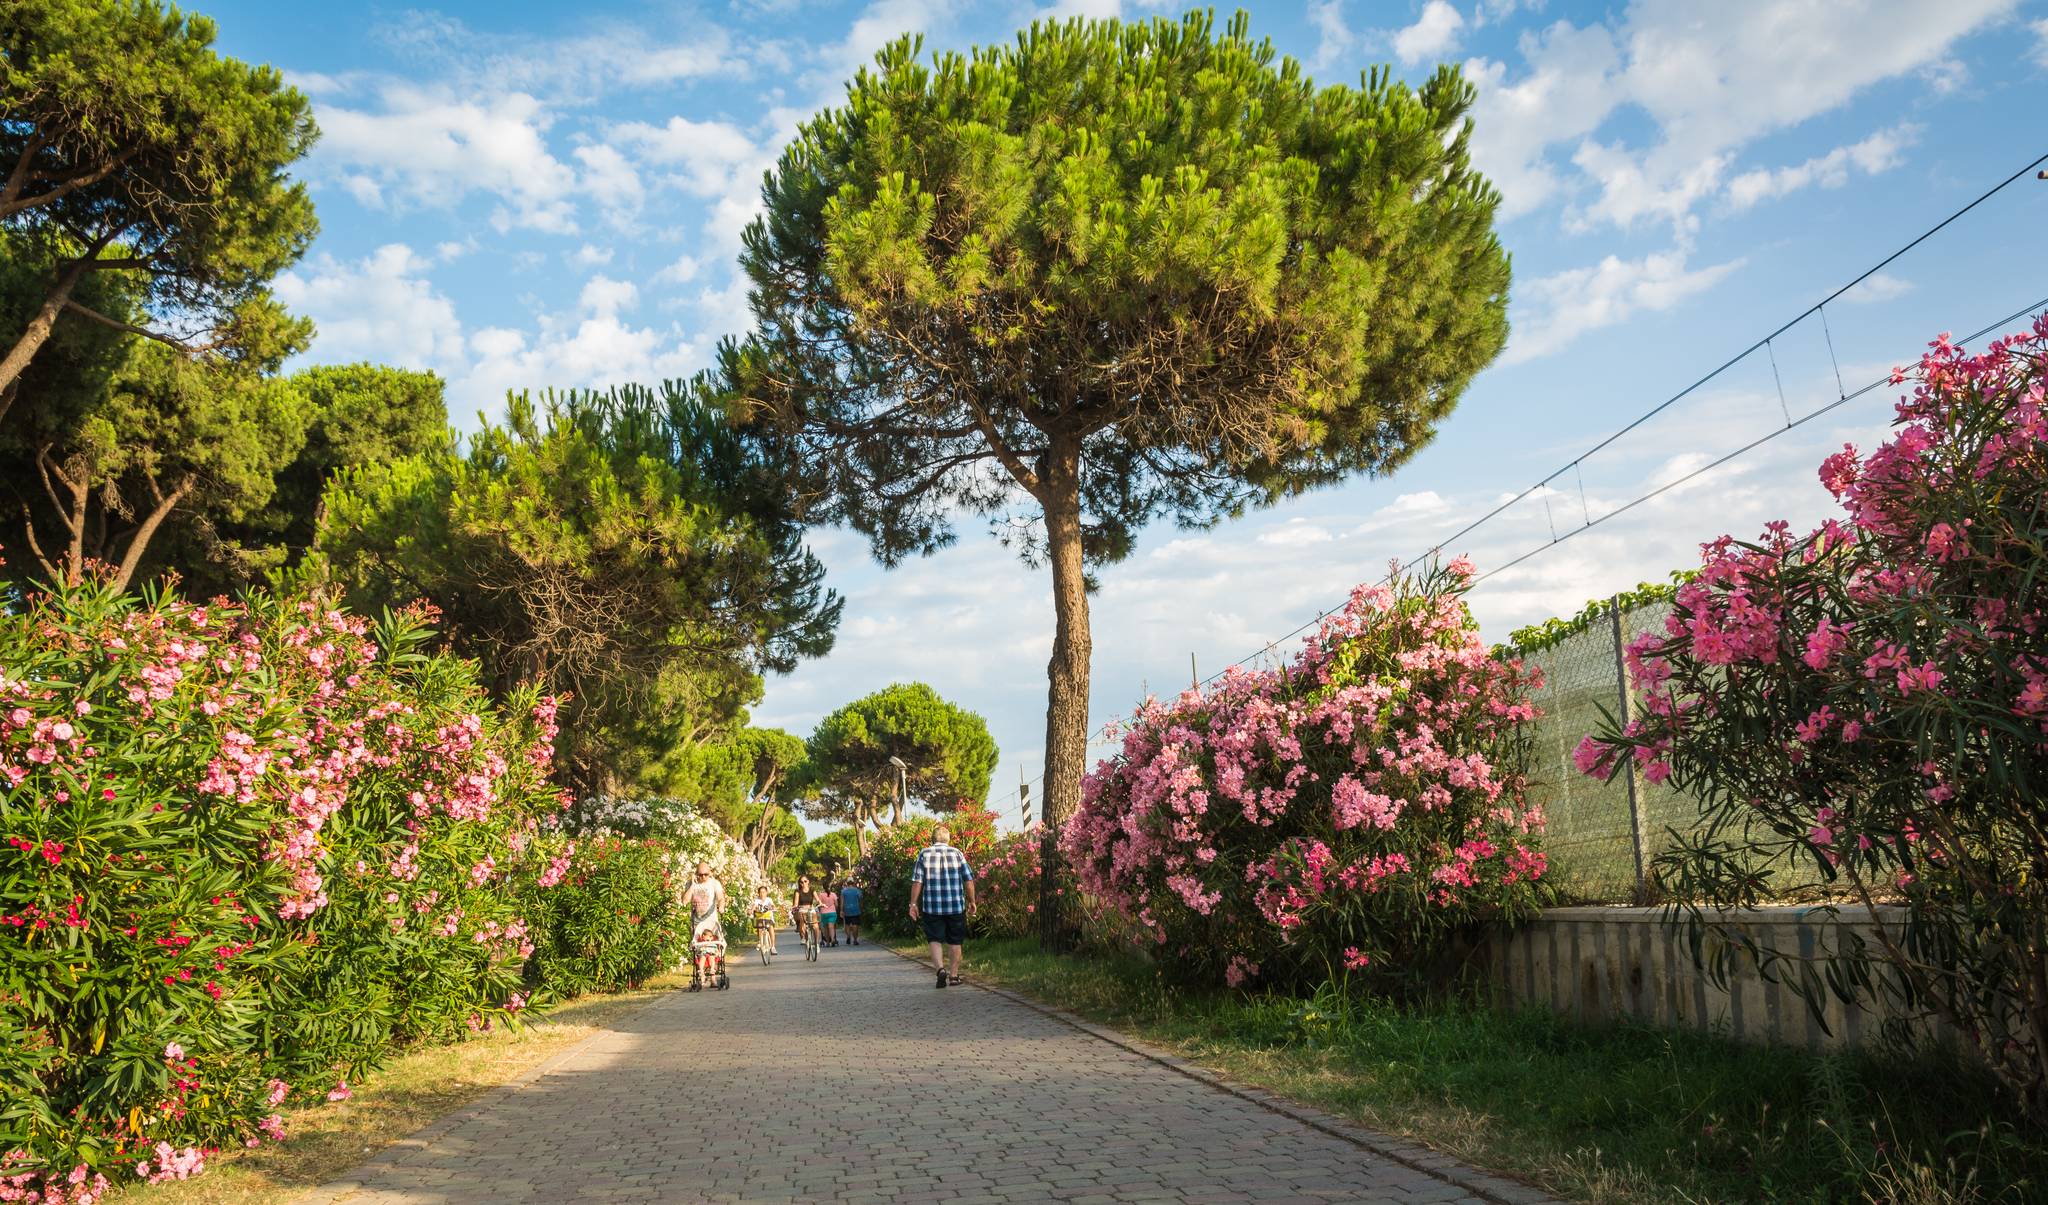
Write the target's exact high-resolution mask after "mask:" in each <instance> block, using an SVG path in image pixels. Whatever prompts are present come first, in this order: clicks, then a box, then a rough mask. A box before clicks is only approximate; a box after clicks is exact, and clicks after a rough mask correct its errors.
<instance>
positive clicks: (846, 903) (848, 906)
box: [839, 879, 861, 946]
mask: <svg viewBox="0 0 2048 1205" xmlns="http://www.w3.org/2000/svg"><path fill="white" fill-rule="evenodd" d="M860 904H861V898H860V884H859V883H857V882H855V881H854V880H852V879H848V880H846V885H845V886H843V887H841V888H840V889H839V923H840V924H841V925H843V926H845V928H846V940H847V944H849V945H856V946H857V945H859V944H860Z"/></svg>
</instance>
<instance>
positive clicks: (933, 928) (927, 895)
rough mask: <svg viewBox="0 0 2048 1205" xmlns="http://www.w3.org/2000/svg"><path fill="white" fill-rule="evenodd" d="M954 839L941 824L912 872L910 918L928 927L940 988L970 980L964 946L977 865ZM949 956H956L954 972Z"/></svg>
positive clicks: (920, 853) (926, 935)
mask: <svg viewBox="0 0 2048 1205" xmlns="http://www.w3.org/2000/svg"><path fill="white" fill-rule="evenodd" d="M952 842H953V831H952V830H951V829H949V828H947V827H946V826H945V825H943V824H941V825H940V826H939V827H938V830H937V831H936V832H934V833H933V834H932V843H931V844H930V845H927V846H925V847H924V848H923V849H921V850H919V851H917V861H916V863H915V864H914V865H913V866H912V868H911V871H910V919H911V920H914V921H917V922H919V923H920V924H922V925H923V926H924V936H925V940H926V941H928V942H930V943H931V946H932V967H933V969H934V970H936V971H938V973H939V982H938V983H937V984H936V986H938V987H944V986H946V985H947V984H948V983H964V982H966V981H965V980H963V979H961V978H960V947H961V946H962V945H964V944H966V941H967V914H968V913H969V912H971V911H973V910H974V868H973V867H972V866H969V865H968V864H967V855H966V854H963V853H961V852H960V851H959V850H957V849H954V848H953V844H952ZM947 955H951V956H952V963H953V969H952V972H951V973H950V974H949V973H948V972H947V970H946V957H947Z"/></svg>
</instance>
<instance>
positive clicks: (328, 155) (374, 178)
mask: <svg viewBox="0 0 2048 1205" xmlns="http://www.w3.org/2000/svg"><path fill="white" fill-rule="evenodd" d="M379 101H380V106H379V108H378V109H376V110H367V109H352V108H344V107H342V106H340V105H323V106H319V107H318V108H317V110H316V116H317V117H318V119H319V122H320V129H321V138H320V142H319V143H318V144H317V147H316V150H315V152H314V162H315V164H319V165H332V166H333V167H334V168H335V169H337V170H340V171H342V172H344V173H345V175H344V181H345V183H346V184H347V187H348V188H349V189H350V191H351V192H353V193H355V194H356V195H357V198H358V200H364V199H365V197H366V195H367V194H368V191H369V189H368V188H367V187H366V184H365V183H364V182H367V185H370V186H374V187H375V188H376V190H377V191H378V200H377V203H379V204H381V203H383V202H384V201H387V200H390V199H392V198H394V196H395V197H397V198H402V199H403V200H405V201H406V202H409V203H412V204H416V205H423V206H433V207H447V206H453V205H455V204H457V203H458V202H460V201H462V200H463V199H464V198H466V197H467V196H469V195H470V194H471V193H472V192H483V193H487V194H490V195H492V196H495V197H496V198H498V200H499V202H500V207H499V211H498V214H499V216H498V218H497V221H498V224H499V225H500V226H501V227H514V226H518V227H530V228H533V229H537V230H546V231H556V232H563V231H567V230H569V229H571V228H573V226H574V224H575V223H574V220H573V218H572V214H571V208H572V202H573V200H574V192H575V183H576V176H575V172H574V171H572V170H571V169H570V168H569V167H568V165H566V164H564V163H562V162H561V161H560V160H558V159H556V158H555V157H554V156H553V155H552V154H550V153H549V151H548V147H547V140H546V131H547V127H548V125H549V122H550V120H551V119H550V118H549V116H548V114H547V113H546V111H545V110H544V108H543V106H542V105H541V102H540V101H538V100H536V99H534V98H533V97H531V96H528V95H526V94H525V93H522V92H508V93H503V94H500V95H497V96H495V97H494V98H492V99H490V100H488V101H486V102H479V101H475V100H458V99H455V98H454V97H452V96H448V95H446V94H443V93H438V92H432V91H428V90H424V89H421V88H416V87H413V86H411V85H409V84H399V83H390V84H387V85H385V87H384V88H383V89H382V91H381V93H380V96H379ZM365 203H370V202H368V201H366V202H365Z"/></svg>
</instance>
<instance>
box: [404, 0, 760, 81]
mask: <svg viewBox="0 0 2048 1205" xmlns="http://www.w3.org/2000/svg"><path fill="white" fill-rule="evenodd" d="M684 23H685V24H686V26H687V32H686V34H685V35H684V36H682V37H679V38H674V39H672V40H671V39H665V38H664V37H663V36H662V35H661V34H660V33H659V32H658V31H654V30H650V29H647V28H644V27H641V26H637V25H633V24H630V23H626V22H619V21H609V22H606V21H598V22H594V23H590V24H592V25H593V26H594V27H592V28H590V30H589V32H586V33H583V34H581V35H578V36H576V37H571V38H539V37H534V36H531V35H526V34H501V33H493V32H489V31H482V30H476V29H472V28H470V27H469V26H468V25H466V24H465V23H463V22H462V21H461V20H459V19H457V18H455V17H450V16H446V15H444V14H441V13H435V12H421V11H418V10H413V11H410V12H407V13H406V14H405V15H404V16H402V17H400V18H399V19H397V20H395V21H391V22H387V23H385V24H383V25H380V26H378V27H377V28H376V30H375V32H376V34H377V35H378V36H379V37H380V38H381V39H382V40H383V41H384V42H385V43H386V44H387V45H389V46H391V47H392V48H393V49H395V50H397V51H399V52H400V53H401V54H403V55H405V56H406V57H408V58H411V59H413V60H415V61H417V62H418V63H419V64H420V65H421V66H423V67H426V68H429V69H431V71H432V73H433V74H434V75H435V76H436V77H438V78H443V79H448V80H450V81H451V82H452V83H454V84H456V85H457V86H458V87H460V88H461V89H462V90H463V91H465V92H470V93H475V92H483V91H487V90H488V91H506V90H510V91H524V92H532V93H534V94H536V95H540V96H544V97H547V98H549V99H551V100H564V101H584V100H589V99H593V98H595V97H597V96H600V95H602V94H603V93H605V92H608V91H611V90H614V89H617V88H621V87H624V88H657V87H673V86H676V85H681V84H688V83H689V82H691V81H694V80H699V79H707V78H714V77H721V76H740V75H745V74H747V73H748V72H749V71H750V70H751V67H752V64H751V62H750V61H749V55H748V54H747V53H746V52H744V51H742V50H740V49H738V48H736V47H735V46H734V44H733V39H732V36H731V35H730V34H729V33H727V32H726V31H725V29H724V28H723V27H721V26H719V25H716V24H713V23H711V22H709V21H706V20H705V19H704V18H703V17H702V16H699V15H694V14H693V15H690V16H688V17H687V18H685V22H684Z"/></svg>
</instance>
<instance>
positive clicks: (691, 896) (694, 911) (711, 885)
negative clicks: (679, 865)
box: [683, 862, 725, 941]
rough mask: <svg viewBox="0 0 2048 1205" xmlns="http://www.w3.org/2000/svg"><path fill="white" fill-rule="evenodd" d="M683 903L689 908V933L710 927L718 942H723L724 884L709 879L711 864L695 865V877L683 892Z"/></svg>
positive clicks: (700, 863) (701, 863)
mask: <svg viewBox="0 0 2048 1205" xmlns="http://www.w3.org/2000/svg"><path fill="white" fill-rule="evenodd" d="M683 902H684V903H685V904H687V905H689V908H690V932H692V933H696V932H698V931H699V930H701V929H703V928H704V926H706V925H710V926H711V928H712V929H713V930H715V931H716V933H717V936H718V940H720V941H724V940H725V921H724V919H723V916H722V914H723V913H724V912H725V884H724V883H721V882H719V881H718V880H717V879H714V878H712V877H711V863H709V862H699V863H697V877H696V879H695V881H693V882H692V883H691V884H690V886H689V889H688V890H687V891H685V892H683Z"/></svg>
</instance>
